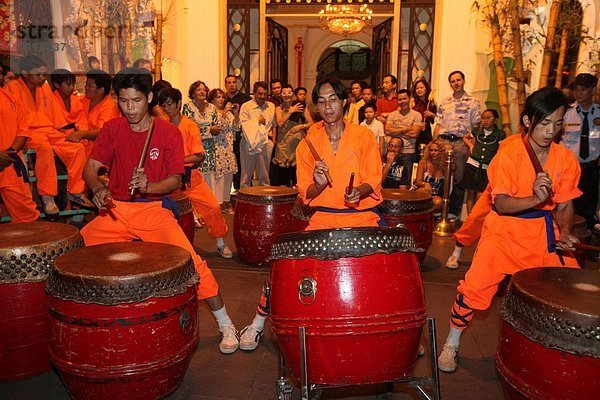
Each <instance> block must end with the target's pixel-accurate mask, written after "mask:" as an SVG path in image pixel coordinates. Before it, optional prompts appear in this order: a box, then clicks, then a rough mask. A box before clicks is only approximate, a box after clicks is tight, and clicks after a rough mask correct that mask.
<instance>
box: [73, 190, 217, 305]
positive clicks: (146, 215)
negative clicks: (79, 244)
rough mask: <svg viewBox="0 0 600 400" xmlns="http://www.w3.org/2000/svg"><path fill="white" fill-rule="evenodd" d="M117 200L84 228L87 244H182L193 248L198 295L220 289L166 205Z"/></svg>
mask: <svg viewBox="0 0 600 400" xmlns="http://www.w3.org/2000/svg"><path fill="white" fill-rule="evenodd" d="M114 203H115V205H116V207H115V208H113V209H111V212H110V213H106V214H104V215H99V216H97V217H96V218H94V219H93V220H92V221H91V222H90V223H89V224H87V225H86V226H85V227H84V228H83V229H82V230H81V235H82V236H83V240H84V241H85V244H86V246H95V245H98V244H102V243H111V242H129V241H133V240H136V239H139V240H142V241H143V242H157V243H166V244H172V245H174V246H179V247H181V248H183V249H186V250H187V251H189V252H190V254H191V256H192V260H193V261H194V266H195V267H196V271H197V272H198V275H199V276H200V285H199V286H198V299H200V300H202V299H207V298H210V297H214V296H216V295H217V294H218V293H219V285H218V284H217V281H216V280H215V277H214V276H213V273H212V271H211V270H210V268H208V265H207V264H206V261H204V260H203V259H202V258H200V256H199V255H198V254H196V251H195V250H194V248H193V247H192V244H191V243H190V242H189V240H188V239H187V238H186V237H185V234H184V233H183V231H182V230H181V228H180V227H179V225H178V224H177V220H176V219H175V217H174V216H173V213H172V212H171V211H169V210H167V209H165V208H163V207H162V205H161V202H160V201H153V202H149V203H129V202H122V201H115V202H114Z"/></svg>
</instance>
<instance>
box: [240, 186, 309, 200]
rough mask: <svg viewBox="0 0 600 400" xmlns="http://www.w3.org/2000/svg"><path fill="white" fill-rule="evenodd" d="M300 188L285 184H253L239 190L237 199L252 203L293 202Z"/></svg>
mask: <svg viewBox="0 0 600 400" xmlns="http://www.w3.org/2000/svg"><path fill="white" fill-rule="evenodd" d="M297 196H298V190H296V189H293V188H289V187H285V186H253V187H246V188H242V189H240V190H238V194H237V196H236V201H237V202H240V203H251V204H272V203H279V204H282V203H293V202H294V201H295V200H296V197H297Z"/></svg>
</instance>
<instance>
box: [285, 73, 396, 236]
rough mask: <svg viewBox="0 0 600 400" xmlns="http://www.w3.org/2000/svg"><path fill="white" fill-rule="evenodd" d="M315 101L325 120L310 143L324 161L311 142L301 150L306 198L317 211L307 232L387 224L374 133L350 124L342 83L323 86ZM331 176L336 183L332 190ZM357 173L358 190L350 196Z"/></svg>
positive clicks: (328, 81) (326, 82)
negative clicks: (380, 208)
mask: <svg viewBox="0 0 600 400" xmlns="http://www.w3.org/2000/svg"><path fill="white" fill-rule="evenodd" d="M312 100H313V102H314V103H315V104H317V109H318V111H319V114H320V115H321V117H322V118H323V121H321V122H319V123H316V124H314V125H313V126H312V127H311V128H310V129H309V130H308V134H307V138H308V139H309V140H310V142H311V143H312V145H313V146H314V147H315V149H316V150H317V153H318V155H319V157H320V158H321V159H322V160H321V161H316V160H315V158H314V156H313V154H312V153H311V151H310V149H309V147H308V145H307V144H306V141H305V140H303V141H302V142H300V144H299V145H298V148H297V150H296V159H297V165H298V167H297V175H298V190H299V191H300V196H301V197H302V198H303V199H304V203H305V204H309V203H310V205H311V206H312V207H316V210H317V212H315V214H314V215H313V216H312V218H311V219H310V223H309V225H308V228H307V229H327V228H340V227H359V226H360V227H364V226H377V225H379V224H385V222H384V220H383V218H382V217H381V216H380V214H378V211H377V209H376V207H377V205H378V204H380V203H381V201H382V198H381V194H380V191H381V171H382V165H381V158H380V156H379V147H378V145H377V142H376V141H375V139H374V138H373V134H372V133H371V131H370V130H369V129H368V128H365V127H361V126H356V125H352V124H346V123H345V122H344V119H343V114H344V108H345V106H346V102H347V95H346V90H345V89H344V86H343V85H342V83H341V82H340V81H339V80H338V79H336V78H330V79H325V80H322V81H320V82H318V83H317V85H316V86H315V88H314V89H313V92H312ZM326 172H329V174H330V175H331V178H332V180H333V182H332V183H331V186H329V185H328V183H327V178H326V177H325V173H326ZM352 173H354V185H353V186H354V187H353V188H352V191H351V193H350V195H346V188H347V186H348V183H349V178H350V175H351V174H352Z"/></svg>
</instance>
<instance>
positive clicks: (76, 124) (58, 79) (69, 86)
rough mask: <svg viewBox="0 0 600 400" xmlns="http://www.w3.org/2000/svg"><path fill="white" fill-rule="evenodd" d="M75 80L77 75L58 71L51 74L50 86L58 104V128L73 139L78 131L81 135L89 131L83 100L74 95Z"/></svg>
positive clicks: (56, 117) (56, 118) (56, 110)
mask: <svg viewBox="0 0 600 400" xmlns="http://www.w3.org/2000/svg"><path fill="white" fill-rule="evenodd" d="M75 79H76V78H75V74H73V73H72V72H71V71H69V70H67V69H57V70H54V71H53V72H52V73H51V74H50V85H51V86H52V95H53V96H54V101H55V104H56V107H54V111H55V113H56V115H55V117H54V118H55V120H56V121H57V122H58V126H60V127H61V131H63V132H64V133H65V134H66V135H67V138H69V137H72V134H73V133H74V132H75V131H77V133H75V134H76V135H79V134H81V132H82V131H85V130H87V129H88V123H87V119H86V117H85V115H84V113H83V106H82V104H81V100H82V99H83V98H82V97H81V96H79V95H76V94H74V93H73V91H74V90H75ZM84 145H85V144H84ZM90 151H91V149H90ZM87 155H88V149H87V148H86V157H87Z"/></svg>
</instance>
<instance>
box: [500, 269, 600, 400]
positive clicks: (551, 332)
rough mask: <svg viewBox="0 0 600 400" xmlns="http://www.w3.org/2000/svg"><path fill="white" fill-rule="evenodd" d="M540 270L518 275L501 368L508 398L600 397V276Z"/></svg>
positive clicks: (508, 305)
mask: <svg viewBox="0 0 600 400" xmlns="http://www.w3.org/2000/svg"><path fill="white" fill-rule="evenodd" d="M597 275H598V273H597V272H595V271H593V272H592V271H583V270H578V269H571V268H535V269H531V270H526V271H521V272H518V273H517V274H515V275H514V276H513V280H512V282H511V286H510V288H509V292H508V293H507V296H506V299H505V301H504V303H503V306H502V311H501V312H502V318H503V319H502V323H501V329H500V339H499V344H498V350H497V352H496V368H497V370H498V374H499V377H500V382H501V384H502V388H503V389H504V393H505V396H506V398H507V399H531V400H542V399H543V400H569V399H577V400H586V399H587V400H592V399H599V398H600V333H599V330H598V327H599V326H600V303H599V302H598V298H599V295H600V277H598V276H597Z"/></svg>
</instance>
